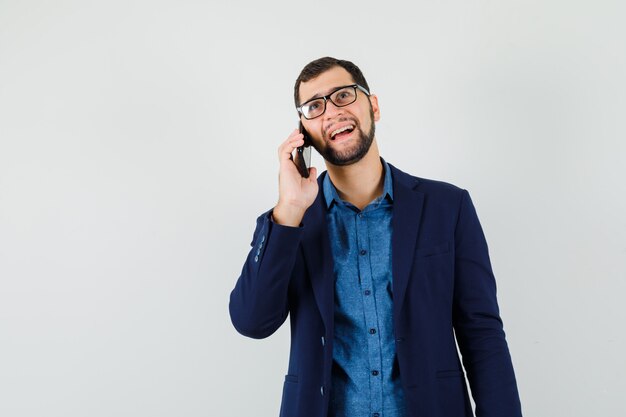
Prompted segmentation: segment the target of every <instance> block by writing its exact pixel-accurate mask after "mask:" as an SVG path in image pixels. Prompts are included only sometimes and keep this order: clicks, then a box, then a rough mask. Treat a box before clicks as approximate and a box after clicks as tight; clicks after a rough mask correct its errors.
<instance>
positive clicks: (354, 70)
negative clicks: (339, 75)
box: [293, 56, 370, 107]
mask: <svg viewBox="0 0 626 417" xmlns="http://www.w3.org/2000/svg"><path fill="white" fill-rule="evenodd" d="M334 67H341V68H343V69H345V70H346V71H348V73H349V74H350V75H351V76H352V81H354V82H355V83H357V84H359V85H360V86H362V87H365V89H366V90H367V91H370V87H369V85H367V81H366V80H365V77H364V76H363V73H362V72H361V70H360V69H359V67H357V66H356V65H354V64H353V63H352V62H350V61H345V60H342V59H337V58H332V57H329V56H326V57H323V58H319V59H316V60H315V61H311V62H309V63H308V64H306V66H305V67H304V68H302V71H300V75H298V78H297V79H296V85H295V86H294V88H293V99H294V102H295V104H296V107H298V106H299V105H300V84H302V83H303V82H304V83H305V82H307V81H309V80H312V79H313V78H316V77H317V76H319V75H320V74H322V73H323V72H326V71H328V70H329V69H331V68H334Z"/></svg>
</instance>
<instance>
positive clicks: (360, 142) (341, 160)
mask: <svg viewBox="0 0 626 417" xmlns="http://www.w3.org/2000/svg"><path fill="white" fill-rule="evenodd" d="M357 130H358V136H357V137H356V138H355V140H356V144H355V145H354V146H352V147H350V148H348V149H343V150H337V149H333V148H332V147H330V146H328V145H326V146H324V147H322V146H320V144H317V143H313V147H314V148H315V150H316V151H317V152H318V153H319V154H320V155H322V157H323V158H324V160H326V162H329V163H331V164H333V165H338V166H344V165H352V164H354V163H356V162H359V161H360V160H361V159H363V157H364V156H365V155H367V152H369V150H370V147H371V146H372V142H374V136H375V133H376V127H375V125H374V111H373V109H372V107H371V105H370V131H369V133H368V134H367V135H366V134H365V132H363V130H362V129H361V125H360V124H358V123H357V124H356V127H355V129H354V131H355V133H356V132H357Z"/></svg>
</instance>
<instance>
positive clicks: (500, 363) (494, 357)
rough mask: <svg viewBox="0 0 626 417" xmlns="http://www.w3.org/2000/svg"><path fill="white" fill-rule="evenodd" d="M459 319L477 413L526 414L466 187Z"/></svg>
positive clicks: (459, 238) (497, 416) (496, 416)
mask: <svg viewBox="0 0 626 417" xmlns="http://www.w3.org/2000/svg"><path fill="white" fill-rule="evenodd" d="M453 323H454V329H455V333H456V338H457V341H458V344H459V349H460V350H461V355H462V356H463V366H464V367H465V369H466V371H467V377H468V380H469V383H470V387H471V390H472V396H473V398H474V402H475V403H476V415H477V417H518V416H521V415H522V412H521V405H520V400H519V394H518V391H517V383H516V381H515V374H514V371H513V365H512V363H511V356H510V354H509V349H508V346H507V343H506V339H505V334H504V330H503V325H502V320H501V318H500V313H499V309H498V302H497V298H496V282H495V278H494V275H493V272H492V269H491V263H490V260H489V253H488V248H487V242H486V240H485V236H484V234H483V231H482V228H481V226H480V222H479V221H478V216H477V215H476V210H475V208H474V205H473V204H472V201H471V199H470V196H469V194H468V192H467V191H465V190H464V191H463V196H462V198H461V205H460V209H459V217H458V221H457V227H456V230H455V284H454V311H453Z"/></svg>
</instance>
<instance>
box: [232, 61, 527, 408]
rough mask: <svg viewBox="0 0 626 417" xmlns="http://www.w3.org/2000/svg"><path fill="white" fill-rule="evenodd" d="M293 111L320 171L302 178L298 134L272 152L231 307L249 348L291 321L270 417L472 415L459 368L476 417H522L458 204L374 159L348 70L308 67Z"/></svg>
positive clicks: (491, 298) (488, 286) (458, 193)
mask: <svg viewBox="0 0 626 417" xmlns="http://www.w3.org/2000/svg"><path fill="white" fill-rule="evenodd" d="M294 98H295V103H296V108H297V109H298V112H299V114H300V121H301V122H302V125H303V127H304V128H305V129H306V131H307V132H308V134H309V135H310V138H311V141H312V144H313V146H314V147H315V149H316V150H317V151H318V152H319V153H320V154H321V155H322V156H323V157H324V159H325V161H326V166H327V171H326V172H324V173H322V174H321V175H320V176H319V178H317V179H316V178H315V177H316V175H317V171H316V169H315V168H310V176H309V178H307V179H305V178H303V177H302V176H300V174H299V172H298V170H297V167H296V165H295V164H294V162H293V160H292V153H293V152H294V150H295V149H296V148H297V147H299V146H302V145H303V144H304V139H303V134H301V133H300V132H299V131H298V130H294V131H293V132H292V133H291V134H290V135H289V137H288V138H287V140H286V141H285V142H284V143H282V144H281V145H280V147H279V150H278V157H279V161H280V174H279V199H278V203H277V204H276V206H275V207H274V208H273V209H272V210H270V211H268V212H267V213H264V214H263V215H261V216H260V217H259V218H258V219H257V225H256V230H255V231H254V235H253V239H252V244H251V245H252V250H251V251H250V253H249V255H248V258H247V260H246V262H245V264H244V267H243V270H242V273H241V276H240V277H239V279H238V281H237V284H236V286H235V288H234V290H233V291H232V293H231V298H230V314H231V319H232V322H233V324H234V326H235V328H236V329H237V330H238V331H239V332H240V333H242V334H243V335H246V336H249V337H253V338H264V337H267V336H269V335H271V334H272V333H274V331H276V330H277V329H278V328H279V327H280V326H281V325H282V323H283V322H284V321H285V319H286V318H287V315H289V316H290V320H291V354H290V358H289V369H288V373H287V375H286V376H285V382H284V387H283V397H282V405H281V411H280V415H281V417H296V416H297V417H309V416H310V417H326V416H336V417H365V416H370V417H409V416H410V417H431V416H441V417H457V416H472V415H473V413H472V409H471V403H470V401H469V396H468V391H467V387H466V384H465V378H464V375H465V373H464V372H463V368H464V369H465V372H466V373H467V377H468V380H469V383H470V386H471V391H472V394H473V398H474V401H475V403H476V415H477V416H479V417H496V416H497V417H516V416H521V407H520V401H519V397H518V393H517V385H516V381H515V376H514V372H513V367H512V364H511V358H510V355H509V351H508V347H507V343H506V340H505V335H504V331H503V327H502V321H501V319H500V316H499V310H498V304H497V300H496V285H495V280H494V277H493V274H492V270H491V265H490V261H489V256H488V251H487V244H486V241H485V238H484V235H483V232H482V229H481V227H480V223H479V221H478V218H477V216H476V212H475V210H474V207H473V205H472V202H471V200H470V197H469V194H468V193H467V191H465V190H462V189H460V188H457V187H455V186H453V185H450V184H446V183H443V182H438V181H432V180H427V179H422V178H417V177H413V176H410V175H408V174H406V173H404V172H402V171H400V170H399V169H397V168H395V167H394V166H393V165H391V164H388V163H387V162H386V161H385V160H383V159H382V158H381V157H380V155H379V152H378V146H377V142H376V138H375V135H374V132H375V125H374V123H375V122H376V121H378V120H379V118H380V109H379V106H378V99H377V97H376V96H375V95H374V94H370V92H369V86H368V84H367V81H366V80H365V78H364V77H363V74H362V73H361V71H360V70H359V68H358V67H357V66H356V65H354V64H353V63H351V62H349V61H343V60H337V59H334V58H328V57H326V58H321V59H318V60H316V61H313V62H311V63H309V64H308V65H307V66H306V67H305V68H304V69H303V70H302V72H301V74H300V76H299V77H298V79H297V80H296V85H295V88H294ZM455 335H456V341H457V342H458V346H459V348H460V351H461V354H462V358H463V367H462V366H461V362H460V360H459V357H458V354H457V349H456V344H455Z"/></svg>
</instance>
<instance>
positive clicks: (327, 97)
mask: <svg viewBox="0 0 626 417" xmlns="http://www.w3.org/2000/svg"><path fill="white" fill-rule="evenodd" d="M348 87H352V88H354V101H356V99H357V98H358V97H357V93H356V90H357V89H358V90H361V91H362V92H363V93H365V95H366V96H368V97H369V95H370V92H369V91H367V89H366V88H365V87H363V86H361V85H359V84H349V85H344V86H342V87H337V88H335V89H334V90H333V91H331V92H330V93H328V94H327V95H325V96H322V97H313V98H312V99H310V100H307V101H305V102H304V103H302V104H300V105H299V106H297V107H296V110H298V114H299V115H301V116H302V117H304V118H305V119H307V120H312V119H316V118H318V117H320V116H321V115H323V114H324V113H326V106H327V104H328V101H330V102H331V103H333V104H334V105H335V106H336V107H346V106H349V105H350V104H352V103H354V101H351V102H350V103H347V104H342V105H339V104H337V103H335V102H334V101H333V100H332V99H331V98H330V96H332V95H333V94H335V93H336V92H337V91H339V90H343V89H344V88H348ZM320 99H323V100H324V110H323V111H322V112H321V113H320V114H318V115H317V116H315V117H311V118H308V117H306V116H305V115H304V112H303V111H302V107H304V106H306V105H307V104H308V103H310V102H312V101H315V100H320Z"/></svg>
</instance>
